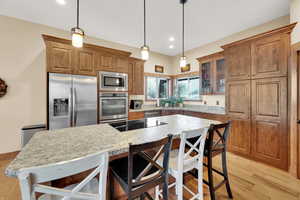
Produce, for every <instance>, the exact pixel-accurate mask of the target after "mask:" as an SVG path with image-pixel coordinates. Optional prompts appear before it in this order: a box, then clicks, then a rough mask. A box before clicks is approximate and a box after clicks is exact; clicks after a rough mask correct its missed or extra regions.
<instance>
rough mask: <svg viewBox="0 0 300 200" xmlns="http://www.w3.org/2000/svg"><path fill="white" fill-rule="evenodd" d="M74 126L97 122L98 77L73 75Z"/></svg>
mask: <svg viewBox="0 0 300 200" xmlns="http://www.w3.org/2000/svg"><path fill="white" fill-rule="evenodd" d="M73 99H74V104H73V105H74V116H73V121H74V126H85V125H92V124H97V77H93V76H79V75H73Z"/></svg>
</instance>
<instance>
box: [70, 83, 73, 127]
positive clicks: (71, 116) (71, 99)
mask: <svg viewBox="0 0 300 200" xmlns="http://www.w3.org/2000/svg"><path fill="white" fill-rule="evenodd" d="M69 101H70V102H69V117H70V127H72V126H73V89H72V88H70V95H69Z"/></svg>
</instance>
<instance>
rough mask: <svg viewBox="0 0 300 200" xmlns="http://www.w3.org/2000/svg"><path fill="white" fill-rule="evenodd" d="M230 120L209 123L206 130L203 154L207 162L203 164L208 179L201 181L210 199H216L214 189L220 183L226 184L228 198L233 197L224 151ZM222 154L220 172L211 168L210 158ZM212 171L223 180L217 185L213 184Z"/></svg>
mask: <svg viewBox="0 0 300 200" xmlns="http://www.w3.org/2000/svg"><path fill="white" fill-rule="evenodd" d="M230 126H231V122H230V121H229V122H227V123H224V124H218V125H211V126H210V128H209V130H208V138H207V140H206V143H205V151H204V156H205V157H207V164H204V166H206V167H207V169H208V171H207V172H208V181H206V180H203V182H204V183H205V184H206V185H208V186H209V191H210V197H211V200H215V199H216V195H215V191H216V190H217V189H219V188H220V187H221V186H222V185H224V184H225V185H226V190H227V193H228V196H229V198H231V199H232V198H233V196H232V192H231V188H230V184H229V179H228V171H227V160H226V151H227V140H228V135H229V130H230ZM219 154H221V155H222V169H223V172H220V171H218V170H216V169H214V168H213V166H212V160H213V157H214V156H216V155H219ZM214 173H217V174H218V175H220V176H222V177H223V181H221V182H220V183H219V184H218V185H216V186H215V185H214V179H213V177H214Z"/></svg>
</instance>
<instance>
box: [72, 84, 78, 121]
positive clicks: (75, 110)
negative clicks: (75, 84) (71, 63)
mask: <svg viewBox="0 0 300 200" xmlns="http://www.w3.org/2000/svg"><path fill="white" fill-rule="evenodd" d="M73 110H74V126H76V123H77V92H76V88H74V107H73Z"/></svg>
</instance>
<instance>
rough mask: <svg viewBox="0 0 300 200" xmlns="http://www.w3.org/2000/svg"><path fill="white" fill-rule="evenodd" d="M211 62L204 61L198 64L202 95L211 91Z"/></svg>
mask: <svg viewBox="0 0 300 200" xmlns="http://www.w3.org/2000/svg"><path fill="white" fill-rule="evenodd" d="M211 67H212V65H211V62H204V63H202V64H201V65H200V73H201V84H200V93H201V94H202V95H205V94H211V92H212V82H211V81H212V80H211Z"/></svg>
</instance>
